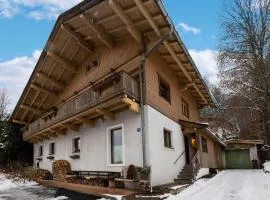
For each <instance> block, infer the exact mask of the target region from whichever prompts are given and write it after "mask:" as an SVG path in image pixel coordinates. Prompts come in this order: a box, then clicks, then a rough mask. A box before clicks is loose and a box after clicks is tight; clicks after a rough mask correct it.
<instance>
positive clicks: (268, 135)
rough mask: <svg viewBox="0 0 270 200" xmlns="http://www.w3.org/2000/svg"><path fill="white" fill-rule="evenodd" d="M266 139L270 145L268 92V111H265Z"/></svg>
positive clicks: (269, 102)
mask: <svg viewBox="0 0 270 200" xmlns="http://www.w3.org/2000/svg"><path fill="white" fill-rule="evenodd" d="M265 116H266V117H265V130H264V131H265V136H266V140H267V141H265V142H266V143H267V144H268V145H270V95H269V93H268V95H267V99H266V113H265Z"/></svg>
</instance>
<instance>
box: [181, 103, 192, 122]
mask: <svg viewBox="0 0 270 200" xmlns="http://www.w3.org/2000/svg"><path fill="white" fill-rule="evenodd" d="M181 102H182V115H184V116H185V117H187V118H188V119H189V115H190V113H189V104H188V103H187V102H186V101H185V100H184V99H181ZM184 106H185V107H186V109H184ZM185 110H186V113H185V112H184V111H185Z"/></svg>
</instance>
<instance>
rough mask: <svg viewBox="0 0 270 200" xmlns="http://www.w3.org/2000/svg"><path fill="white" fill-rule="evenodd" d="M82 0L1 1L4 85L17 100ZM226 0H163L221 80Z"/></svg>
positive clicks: (199, 61) (206, 72)
mask: <svg viewBox="0 0 270 200" xmlns="http://www.w3.org/2000/svg"><path fill="white" fill-rule="evenodd" d="M80 1H81V0H0V27H1V31H0V89H2V88H5V90H7V92H8V95H9V99H10V109H13V107H14V106H15V105H16V103H17V101H18V99H19V97H20V95H21V93H22V91H23V88H24V87H25V85H26V82H27V80H28V79H29V77H30V75H31V73H32V71H33V68H34V66H35V64H36V62H37V60H38V58H39V55H40V53H41V51H42V49H43V47H44V46H45V43H46V41H47V39H48V37H49V35H50V32H51V30H52V28H53V26H54V23H55V21H56V19H57V16H58V15H59V14H60V13H62V12H63V11H65V10H67V9H69V8H71V7H72V6H74V5H76V4H77V3H79V2H80ZM221 1H222V0H204V1H201V0H188V1H186V0H163V2H164V5H165V7H166V9H167V11H168V13H169V15H170V17H171V19H172V20H173V22H174V24H175V27H176V29H177V31H178V32H179V34H180V36H181V38H182V40H183V42H184V43H185V45H186V47H187V48H188V50H189V53H190V54H191V57H192V58H193V60H194V62H195V64H196V65H197V67H198V68H199V71H200V72H201V74H202V76H204V77H207V79H208V80H209V81H210V82H212V83H216V82H217V81H218V79H217V72H218V69H217V64H216V56H217V53H218V49H217V45H218V35H219V23H218V21H219V16H220V15H219V13H220V11H221V9H222V7H221V5H222V2H221Z"/></svg>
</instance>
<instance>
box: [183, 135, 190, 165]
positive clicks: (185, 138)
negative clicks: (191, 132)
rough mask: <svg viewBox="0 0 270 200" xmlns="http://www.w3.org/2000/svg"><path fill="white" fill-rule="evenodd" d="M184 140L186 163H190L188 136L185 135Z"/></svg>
mask: <svg viewBox="0 0 270 200" xmlns="http://www.w3.org/2000/svg"><path fill="white" fill-rule="evenodd" d="M184 140H185V151H186V163H190V157H189V142H188V136H186V135H185V136H184Z"/></svg>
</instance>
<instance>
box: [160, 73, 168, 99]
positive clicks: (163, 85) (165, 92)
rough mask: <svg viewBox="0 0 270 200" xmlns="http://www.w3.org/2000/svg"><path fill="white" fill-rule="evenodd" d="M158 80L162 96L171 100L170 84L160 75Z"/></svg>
mask: <svg viewBox="0 0 270 200" xmlns="http://www.w3.org/2000/svg"><path fill="white" fill-rule="evenodd" d="M158 80H159V96H161V97H162V98H163V99H165V100H166V101H168V102H171V92H170V86H169V84H167V83H166V82H165V81H164V80H163V79H162V78H161V77H160V76H159V77H158Z"/></svg>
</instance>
